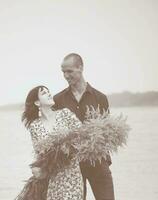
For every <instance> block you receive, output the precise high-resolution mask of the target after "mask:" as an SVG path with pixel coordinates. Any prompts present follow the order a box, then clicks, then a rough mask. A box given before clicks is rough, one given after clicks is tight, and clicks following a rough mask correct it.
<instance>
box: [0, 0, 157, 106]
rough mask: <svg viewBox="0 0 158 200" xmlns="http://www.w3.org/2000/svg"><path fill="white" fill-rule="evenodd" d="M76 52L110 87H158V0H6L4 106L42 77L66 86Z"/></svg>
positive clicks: (54, 86) (96, 81)
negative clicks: (66, 63)
mask: <svg viewBox="0 0 158 200" xmlns="http://www.w3.org/2000/svg"><path fill="white" fill-rule="evenodd" d="M72 52H75V53H78V54H80V55H81V56H82V58H83V61H84V77H85V79H86V81H88V82H89V83H90V84H91V85H92V86H93V87H95V88H97V89H99V90H101V91H102V92H104V93H105V94H111V93H114V92H123V91H127V90H128V91H131V92H145V91H151V90H152V91H158V1H157V0H86V1H85V0H14V1H13V0H0V68H1V73H0V91H1V97H0V105H3V104H10V103H18V102H24V101H25V99H26V96H27V94H28V92H29V90H31V89H32V88H33V87H35V86H37V85H41V84H42V85H46V86H47V87H48V88H49V89H50V91H51V92H52V94H56V93H57V92H59V91H61V90H63V89H64V88H65V87H67V82H66V81H65V80H64V77H63V74H62V72H61V67H60V65H61V62H62V60H63V58H64V56H66V55H67V54H69V53H72Z"/></svg>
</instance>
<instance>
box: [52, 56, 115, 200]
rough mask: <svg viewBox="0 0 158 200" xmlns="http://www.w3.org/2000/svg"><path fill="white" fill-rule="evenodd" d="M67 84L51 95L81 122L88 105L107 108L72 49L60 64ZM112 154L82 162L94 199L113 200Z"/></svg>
mask: <svg viewBox="0 0 158 200" xmlns="http://www.w3.org/2000/svg"><path fill="white" fill-rule="evenodd" d="M61 69H62V72H63V74H64V77H65V79H66V80H67V82H68V84H69V87H68V88H66V89H65V90H63V91H62V92H60V93H58V94H57V95H55V96H54V101H55V108H56V109H62V108H65V107H66V108H69V109H70V110H71V111H72V112H74V113H75V114H76V116H77V117H78V118H79V119H80V120H81V121H82V122H83V121H84V120H85V113H86V110H87V106H89V107H90V106H93V107H94V108H97V107H98V106H99V107H100V110H101V111H103V110H108V109H109V104H108V100H107V97H106V96H105V95H104V94H103V93H101V92H99V91H98V90H96V89H94V88H93V87H91V86H90V85H89V84H88V83H87V82H86V81H85V79H84V77H83V61H82V58H81V56H80V55H78V54H75V53H72V54H69V55H67V56H66V57H65V58H64V60H63V62H62V66H61ZM110 164H111V158H110V156H109V157H108V159H107V160H104V159H102V162H101V163H99V161H98V162H96V163H95V166H92V165H91V164H90V162H89V161H86V162H81V163H80V168H81V172H82V175H83V180H84V183H85V184H84V185H85V188H84V189H85V190H84V191H85V194H84V199H86V179H88V181H89V183H90V185H91V188H92V191H93V194H94V196H95V198H96V200H114V190H113V182H112V176H111V171H110V169H109V165H110Z"/></svg>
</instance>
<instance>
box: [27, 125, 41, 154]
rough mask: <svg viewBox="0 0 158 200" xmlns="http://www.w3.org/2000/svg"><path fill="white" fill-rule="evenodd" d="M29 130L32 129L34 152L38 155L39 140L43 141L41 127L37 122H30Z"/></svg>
mask: <svg viewBox="0 0 158 200" xmlns="http://www.w3.org/2000/svg"><path fill="white" fill-rule="evenodd" d="M29 131H30V134H31V139H32V145H33V149H34V152H35V154H36V155H38V154H39V152H38V149H37V146H38V144H39V142H40V141H41V136H40V132H39V129H38V128H37V127H36V123H35V122H32V123H31V124H30V126H29Z"/></svg>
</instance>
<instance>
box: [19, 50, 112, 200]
mask: <svg viewBox="0 0 158 200" xmlns="http://www.w3.org/2000/svg"><path fill="white" fill-rule="evenodd" d="M61 69H62V72H63V74H64V78H65V79H66V80H67V82H68V84H69V87H68V88H66V89H65V90H63V91H62V92H60V93H58V94H57V95H55V96H54V98H53V97H52V96H51V94H50V92H49V90H48V88H47V87H45V86H38V87H36V88H33V89H32V90H31V91H30V92H29V94H28V96H27V99H26V102H25V111H24V113H23V117H22V120H23V122H24V124H25V126H26V128H28V130H29V131H30V133H31V138H32V142H33V147H34V150H35V155H36V156H37V157H38V150H37V149H36V145H37V144H38V143H39V142H40V141H42V140H43V139H45V138H46V137H47V136H48V135H49V134H53V133H56V132H57V131H58V130H69V129H73V128H75V127H79V126H81V124H82V122H83V121H84V120H85V113H86V108H87V106H93V107H94V108H97V107H98V105H99V107H100V109H101V110H102V111H103V110H108V107H109V106H108V100H107V98H106V96H105V95H104V94H102V93H101V92H99V91H97V90H96V89H94V88H93V87H91V86H90V85H89V84H88V83H87V82H85V80H84V77H83V61H82V58H81V56H80V55H78V54H75V53H72V54H69V55H67V56H66V57H65V58H64V59H63V62H62V65H61ZM60 133H61V131H60ZM63 133H64V131H63ZM110 164H111V158H110V156H109V157H108V158H107V160H104V159H102V162H101V163H100V162H99V161H98V162H96V163H95V166H93V165H91V164H90V162H89V161H84V162H80V163H78V161H76V160H72V162H71V164H70V165H69V166H68V167H67V168H66V169H64V170H62V171H60V172H58V174H57V175H55V176H52V177H51V178H50V179H49V183H48V189H47V194H46V196H47V197H46V199H47V200H85V199H86V180H87V179H88V181H89V183H90V185H91V188H92V191H93V194H94V196H95V199H96V200H114V191H113V182H112V176H111V172H110V169H109V165H110ZM32 173H33V175H34V176H35V177H36V178H37V179H41V178H42V176H43V172H42V170H41V169H40V168H39V167H32Z"/></svg>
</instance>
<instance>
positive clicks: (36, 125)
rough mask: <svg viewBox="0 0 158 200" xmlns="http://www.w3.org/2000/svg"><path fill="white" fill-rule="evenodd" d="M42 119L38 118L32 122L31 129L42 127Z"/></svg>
mask: <svg viewBox="0 0 158 200" xmlns="http://www.w3.org/2000/svg"><path fill="white" fill-rule="evenodd" d="M40 124H41V123H40V119H39V118H38V119H35V120H33V121H32V122H31V123H30V125H29V129H30V130H31V129H37V128H39V127H40Z"/></svg>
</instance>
